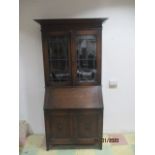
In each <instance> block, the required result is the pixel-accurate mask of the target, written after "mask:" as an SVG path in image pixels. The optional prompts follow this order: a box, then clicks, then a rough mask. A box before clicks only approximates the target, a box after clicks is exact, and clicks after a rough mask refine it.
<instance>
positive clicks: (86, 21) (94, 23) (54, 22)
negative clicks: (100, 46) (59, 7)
mask: <svg viewBox="0 0 155 155" xmlns="http://www.w3.org/2000/svg"><path fill="white" fill-rule="evenodd" d="M106 20H107V18H70V19H67V18H64V19H35V21H36V22H37V23H39V24H40V25H41V26H42V27H43V26H48V25H50V26H61V25H62V26H65V25H66V26H67V25H68V26H72V27H73V26H87V27H88V26H89V27H102V23H103V22H104V21H106Z"/></svg>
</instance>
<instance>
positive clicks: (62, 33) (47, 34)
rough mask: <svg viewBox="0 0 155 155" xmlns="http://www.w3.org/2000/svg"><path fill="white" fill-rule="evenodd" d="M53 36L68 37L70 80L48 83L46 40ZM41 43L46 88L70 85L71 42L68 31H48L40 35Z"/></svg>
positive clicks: (48, 65) (48, 66) (70, 71)
mask: <svg viewBox="0 0 155 155" xmlns="http://www.w3.org/2000/svg"><path fill="white" fill-rule="evenodd" d="M53 36H67V37H68V68H69V74H70V80H69V81H65V82H60V83H59V82H54V81H50V79H49V75H50V71H49V69H50V64H49V53H48V39H49V38H50V37H53ZM42 38H43V39H42V42H43V51H44V52H43V58H44V75H45V84H46V85H47V86H48V85H50V86H66V85H71V84H72V65H71V48H70V47H71V41H70V33H69V31H50V32H43V33H42Z"/></svg>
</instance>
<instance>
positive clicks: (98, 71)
mask: <svg viewBox="0 0 155 155" xmlns="http://www.w3.org/2000/svg"><path fill="white" fill-rule="evenodd" d="M101 32H102V31H101V29H90V30H76V31H75V32H74V33H73V34H72V35H73V36H72V39H73V41H72V48H71V51H72V64H74V65H72V67H73V68H72V72H73V84H74V85H100V84H101V35H100V34H101ZM78 35H95V36H96V79H95V81H94V82H87V81H83V82H80V81H78V80H77V52H76V36H78Z"/></svg>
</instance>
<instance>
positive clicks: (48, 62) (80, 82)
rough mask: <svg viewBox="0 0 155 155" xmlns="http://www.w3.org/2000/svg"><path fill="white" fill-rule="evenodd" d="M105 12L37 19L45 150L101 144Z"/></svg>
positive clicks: (97, 145)
mask: <svg viewBox="0 0 155 155" xmlns="http://www.w3.org/2000/svg"><path fill="white" fill-rule="evenodd" d="M105 20H106V18H93V19H37V20H35V21H36V22H38V23H40V24H41V33H42V47H43V59H44V76H45V99H44V119H45V132H46V147H47V150H49V149H52V148H71V147H72V148H99V149H102V132H103V110H104V106H103V101H102V90H101V50H102V23H103V22H104V21H105Z"/></svg>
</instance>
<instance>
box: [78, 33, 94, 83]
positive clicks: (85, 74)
mask: <svg viewBox="0 0 155 155" xmlns="http://www.w3.org/2000/svg"><path fill="white" fill-rule="evenodd" d="M76 44H77V46H76V47H77V78H78V81H80V82H84V81H85V82H94V81H95V79H96V36H95V35H79V36H77V38H76Z"/></svg>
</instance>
